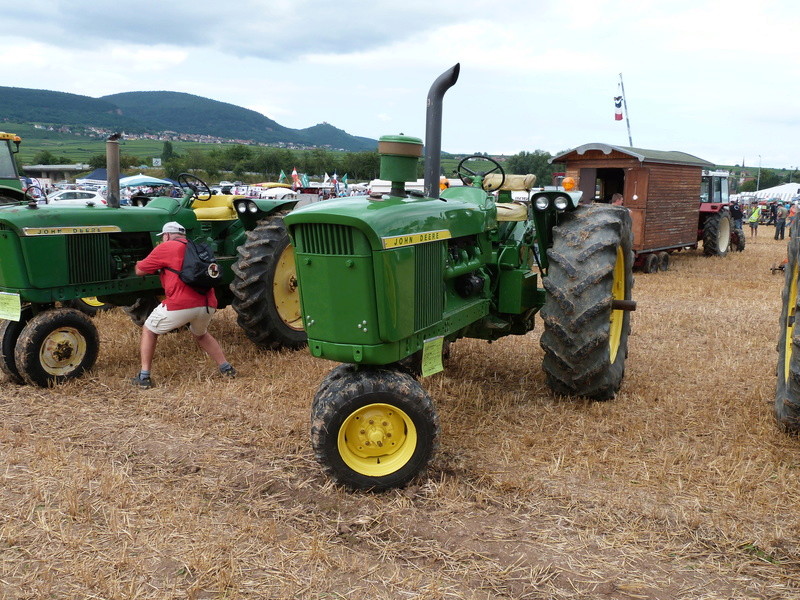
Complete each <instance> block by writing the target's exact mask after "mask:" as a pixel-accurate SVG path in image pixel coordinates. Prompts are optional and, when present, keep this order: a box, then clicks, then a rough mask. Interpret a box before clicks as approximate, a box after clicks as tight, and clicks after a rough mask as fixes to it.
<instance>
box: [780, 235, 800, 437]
mask: <svg viewBox="0 0 800 600" xmlns="http://www.w3.org/2000/svg"><path fill="white" fill-rule="evenodd" d="M798 235H800V228H799V227H794V226H793V227H792V239H791V241H790V242H789V251H788V257H789V262H788V263H787V264H786V268H785V269H784V277H785V280H784V286H783V292H782V294H781V304H782V308H781V318H780V326H779V329H778V331H779V334H778V367H777V384H776V386H775V408H774V412H775V420H776V421H777V423H778V426H779V427H780V428H781V429H783V430H784V431H787V432H789V433H794V434H800V324H798V325H795V326H794V327H793V334H794V335H793V339H792V340H791V348H790V352H791V356H790V358H789V365H788V377H787V376H786V369H787V367H786V350H787V348H786V344H787V341H788V340H787V336H788V335H789V327H787V320H788V318H789V312H790V310H791V309H794V310H795V313H794V316H795V319H797V318H798V317H800V311H798V310H797V306H798V301H800V298H798V294H800V288H799V287H798V285H797V284H798V283H800V282H797V281H795V290H794V291H795V294H794V297H791V293H790V291H791V289H792V282H793V280H794V279H795V277H796V274H795V268H796V267H797V266H798V261H799V260H800V256H798V255H800V238H799V237H798Z"/></svg>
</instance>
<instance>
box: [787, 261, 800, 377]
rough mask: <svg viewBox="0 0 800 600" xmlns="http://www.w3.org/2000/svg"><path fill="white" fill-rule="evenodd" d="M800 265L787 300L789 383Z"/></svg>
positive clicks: (795, 267) (793, 274)
mask: <svg viewBox="0 0 800 600" xmlns="http://www.w3.org/2000/svg"><path fill="white" fill-rule="evenodd" d="M798 267H800V263H799V262H797V261H795V263H794V268H793V269H792V279H791V282H790V284H789V297H788V298H787V299H786V303H787V311H786V323H785V326H786V335H785V336H784V337H785V339H784V343H785V344H786V345H785V347H784V352H783V378H784V381H789V373H790V371H791V362H792V340H793V339H794V313H795V310H796V308H797V275H798Z"/></svg>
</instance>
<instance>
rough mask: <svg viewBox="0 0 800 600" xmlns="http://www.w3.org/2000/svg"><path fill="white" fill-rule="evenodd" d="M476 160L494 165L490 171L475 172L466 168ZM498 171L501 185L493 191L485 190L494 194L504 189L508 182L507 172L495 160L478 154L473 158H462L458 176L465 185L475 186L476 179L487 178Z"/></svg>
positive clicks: (457, 172)
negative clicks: (469, 162) (470, 162)
mask: <svg viewBox="0 0 800 600" xmlns="http://www.w3.org/2000/svg"><path fill="white" fill-rule="evenodd" d="M470 160H474V161H485V162H488V163H490V164H492V165H494V166H493V167H492V168H491V169H489V170H488V171H477V170H475V171H473V170H472V169H470V168H469V167H467V166H466V164H465V163H466V162H467V161H470ZM496 171H499V172H500V175H501V177H500V185H498V186H496V187H493V188H491V189H486V188H484V189H485V190H486V191H487V192H493V191H495V190H499V189H500V188H501V187H503V184H504V183H505V182H506V172H505V171H503V167H501V166H500V163H499V162H497V161H496V160H494V159H493V158H489V157H488V156H480V155H477V154H473V155H472V156H467V157H465V158H462V159H461V161H460V162H459V163H458V167H456V175H458V178H459V179H460V180H461V181H462V182H463V183H464V185H473V184H474V183H475V178H477V177H480V178H481V179H483V178H485V177H486V176H487V175H489V174H490V173H494V172H496Z"/></svg>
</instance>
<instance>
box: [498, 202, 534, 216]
mask: <svg viewBox="0 0 800 600" xmlns="http://www.w3.org/2000/svg"><path fill="white" fill-rule="evenodd" d="M495 206H496V207H497V220H498V221H525V220H526V219H527V218H528V205H527V204H523V203H522V202H501V203H498V204H495Z"/></svg>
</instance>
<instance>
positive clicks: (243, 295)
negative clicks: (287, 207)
mask: <svg viewBox="0 0 800 600" xmlns="http://www.w3.org/2000/svg"><path fill="white" fill-rule="evenodd" d="M284 214H285V213H279V214H278V215H275V216H273V217H271V218H269V219H265V220H263V221H261V222H259V224H258V225H257V226H256V227H255V229H253V230H252V231H248V232H247V239H246V241H245V243H244V244H243V245H242V246H240V247H239V248H238V250H239V258H238V260H237V261H236V263H235V264H234V265H233V273H234V279H233V282H232V283H231V285H230V289H231V292H232V293H233V299H232V302H231V306H233V309H234V310H235V311H236V314H237V323H238V324H239V327H241V328H242V330H243V331H244V333H245V335H247V337H248V338H249V339H250V340H251V341H252V342H254V343H255V344H256V345H257V346H259V347H261V348H265V349H268V350H277V349H280V348H290V349H298V348H302V347H303V346H305V344H306V340H307V336H306V332H305V330H303V329H299V330H298V329H294V328H292V327H290V326H289V325H287V324H286V323H285V322H284V320H283V318H282V317H281V315H280V314H279V312H278V308H277V306H276V303H275V295H274V292H273V283H274V279H275V271H276V268H277V265H278V262H279V261H280V259H281V256H282V255H283V253H284V251H285V250H286V249H287V248H288V247H289V234H288V232H287V231H286V226H285V225H284V223H283V215H284Z"/></svg>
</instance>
